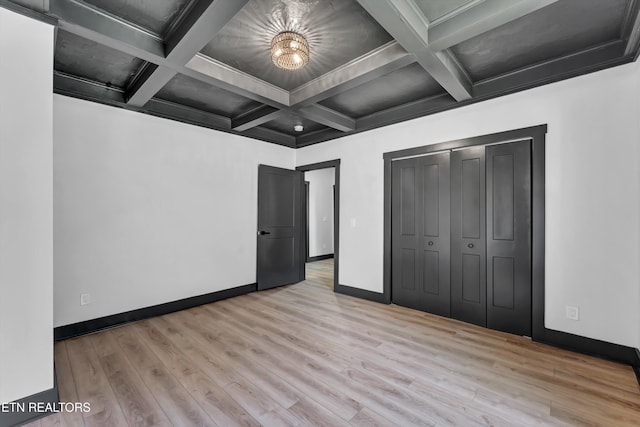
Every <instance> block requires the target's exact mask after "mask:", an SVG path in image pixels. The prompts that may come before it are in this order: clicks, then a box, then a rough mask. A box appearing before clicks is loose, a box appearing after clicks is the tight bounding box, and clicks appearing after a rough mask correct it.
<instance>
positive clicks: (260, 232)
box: [258, 230, 271, 236]
mask: <svg viewBox="0 0 640 427" xmlns="http://www.w3.org/2000/svg"><path fill="white" fill-rule="evenodd" d="M267 234H271V232H270V231H264V230H260V231H258V236H264V235H267Z"/></svg>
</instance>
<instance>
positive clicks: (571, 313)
mask: <svg viewBox="0 0 640 427" xmlns="http://www.w3.org/2000/svg"><path fill="white" fill-rule="evenodd" d="M566 315H567V319H571V320H580V307H572V306H570V305H568V306H567V313H566Z"/></svg>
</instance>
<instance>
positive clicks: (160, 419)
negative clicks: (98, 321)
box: [87, 332, 171, 427]
mask: <svg viewBox="0 0 640 427" xmlns="http://www.w3.org/2000/svg"><path fill="white" fill-rule="evenodd" d="M87 339H88V340H89V341H90V342H91V343H92V344H93V347H94V349H97V351H96V354H98V357H99V359H100V364H101V365H102V369H104V372H105V374H106V375H107V378H108V379H109V383H110V384H111V388H112V389H113V391H114V392H115V395H116V397H117V399H118V401H119V402H120V407H121V408H122V411H123V413H124V416H125V418H126V420H127V423H128V425H129V426H132V427H133V426H167V427H168V426H171V422H170V421H169V419H168V418H167V416H166V414H165V413H164V411H163V410H162V409H161V408H160V405H158V402H157V401H156V399H155V397H154V396H153V394H152V393H151V391H149V389H148V388H147V386H146V385H145V383H144V381H143V380H142V378H140V375H139V374H138V372H137V371H136V370H135V368H134V367H133V366H132V365H131V363H130V362H129V360H127V358H126V357H125V356H124V354H123V353H122V352H121V351H120V348H119V346H118V343H117V342H116V341H115V339H114V337H113V335H112V334H108V333H104V332H101V333H97V334H93V335H89V336H88V337H87Z"/></svg>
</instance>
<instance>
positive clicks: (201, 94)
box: [156, 74, 261, 118]
mask: <svg viewBox="0 0 640 427" xmlns="http://www.w3.org/2000/svg"><path fill="white" fill-rule="evenodd" d="M156 98H160V99H164V100H165V101H171V102H174V103H176V104H182V105H186V106H189V107H192V108H196V109H198V110H202V111H207V112H209V113H214V114H217V115H220V116H225V117H231V118H233V117H235V116H238V115H240V114H241V113H244V112H246V111H248V110H252V109H254V108H257V107H259V106H260V105H261V104H260V103H259V102H256V101H252V100H250V99H247V98H244V97H242V96H240V95H236V94H234V93H231V92H227V91H226V90H224V89H220V88H217V87H214V86H209V85H208V84H206V83H203V82H201V81H198V80H195V79H192V78H190V77H187V76H184V75H182V74H176V76H175V77H173V78H172V79H171V80H170V81H169V83H167V84H166V85H165V87H164V88H162V89H161V90H160V92H158V94H157V95H156Z"/></svg>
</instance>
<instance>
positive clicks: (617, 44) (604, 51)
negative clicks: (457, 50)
mask: <svg viewBox="0 0 640 427" xmlns="http://www.w3.org/2000/svg"><path fill="white" fill-rule="evenodd" d="M625 46H626V42H625V41H623V40H615V41H613V42H610V43H605V44H602V45H598V46H595V47H592V48H589V49H586V50H583V51H581V52H577V53H574V54H571V55H566V56H563V57H560V58H556V59H552V60H549V61H545V62H542V63H538V64H535V65H532V66H529V67H525V68H521V69H519V70H517V71H513V72H510V73H506V74H503V75H501V76H498V77H494V78H490V79H486V80H483V81H480V82H477V83H476V84H475V85H474V87H473V96H474V98H478V100H485V99H488V98H495V97H498V96H502V95H507V94H509V93H513V92H517V91H521V90H525V89H530V88H533V87H537V86H542V85H546V84H549V83H553V82H557V81H560V80H565V79H568V78H571V77H576V76H580V75H583V74H587V73H592V72H594V71H598V70H602V69H604V68H608V67H613V66H617V65H622V64H625V63H629V62H632V61H633V58H631V57H628V56H627V57H625V56H624V55H623V53H624V50H625Z"/></svg>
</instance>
